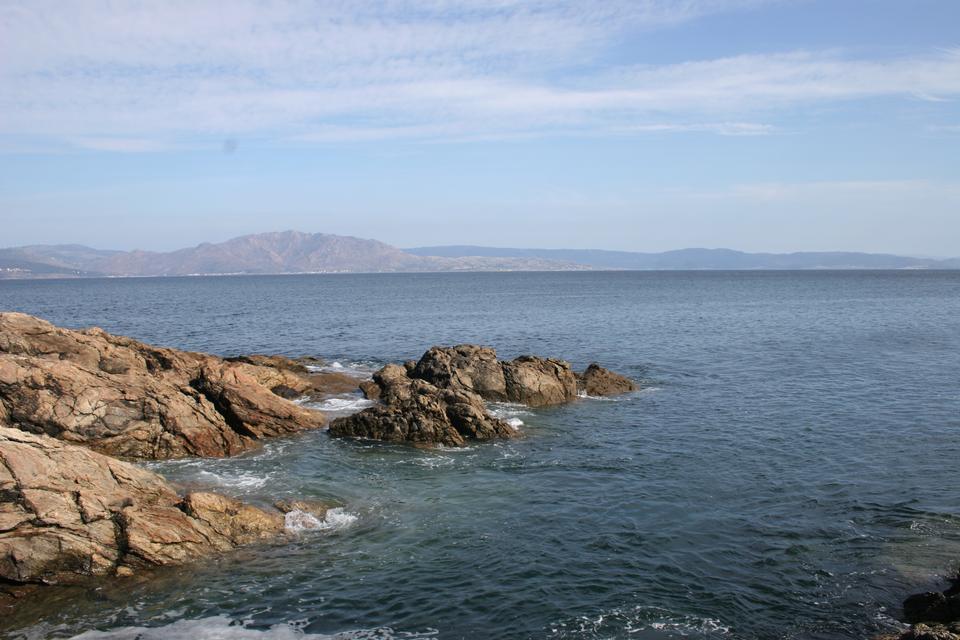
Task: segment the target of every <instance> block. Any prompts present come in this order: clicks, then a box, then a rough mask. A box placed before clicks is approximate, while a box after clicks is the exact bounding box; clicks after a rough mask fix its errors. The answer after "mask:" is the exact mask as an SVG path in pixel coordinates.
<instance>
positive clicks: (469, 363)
mask: <svg viewBox="0 0 960 640" xmlns="http://www.w3.org/2000/svg"><path fill="white" fill-rule="evenodd" d="M409 375H410V377H411V378H418V379H420V380H426V381H427V382H429V383H431V384H433V385H436V386H437V387H440V388H441V389H460V390H463V391H471V392H473V393H477V394H479V395H480V396H481V397H483V398H486V399H487V400H507V399H508V396H507V381H506V378H505V377H504V374H503V367H502V365H501V363H500V361H499V360H497V352H496V351H494V350H493V349H491V348H490V347H478V346H476V345H471V344H466V345H460V346H456V347H433V348H431V349H430V350H429V351H427V352H426V353H424V354H423V356H422V357H421V358H420V360H419V362H417V363H416V364H415V365H414V366H413V367H412V368H410V370H409Z"/></svg>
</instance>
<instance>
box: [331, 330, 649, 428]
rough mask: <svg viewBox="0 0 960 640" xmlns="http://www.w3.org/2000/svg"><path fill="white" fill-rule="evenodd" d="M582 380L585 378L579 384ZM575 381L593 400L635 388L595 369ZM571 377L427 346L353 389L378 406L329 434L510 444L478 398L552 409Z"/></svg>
mask: <svg viewBox="0 0 960 640" xmlns="http://www.w3.org/2000/svg"><path fill="white" fill-rule="evenodd" d="M584 376H585V378H584ZM584 376H581V378H582V379H586V380H587V381H589V382H590V386H591V388H592V389H594V390H595V391H597V393H598V394H609V393H619V392H622V391H630V390H633V389H634V388H635V386H634V385H633V383H632V382H631V381H630V380H628V379H627V378H624V377H623V376H619V375H617V374H615V373H612V372H609V371H607V370H606V369H603V368H601V367H599V366H597V365H591V368H590V369H588V370H587V372H585V373H584ZM577 384H578V377H577V376H576V374H574V372H573V370H572V369H571V367H570V364H569V363H567V362H565V361H563V360H556V359H552V358H540V357H537V356H521V357H519V358H516V359H515V360H512V361H510V362H502V361H500V360H497V354H496V352H495V351H494V350H493V349H491V348H489V347H479V346H476V345H459V346H456V347H433V348H431V349H430V350H428V351H427V352H426V353H424V354H423V356H422V357H421V358H420V360H419V361H417V362H408V363H405V364H404V365H402V366H401V365H398V364H388V365H387V366H385V367H383V368H382V369H380V370H379V371H377V372H376V373H375V374H374V375H373V380H372V381H368V382H364V383H361V385H360V386H361V389H362V390H363V393H364V395H365V396H366V397H367V398H369V399H371V400H379V401H380V403H381V404H379V405H377V406H374V407H371V408H369V409H366V410H364V411H361V412H360V413H356V414H354V415H351V416H347V417H345V418H338V419H337V420H334V421H333V422H332V423H331V425H330V433H331V435H334V436H342V437H355V438H367V439H374V440H386V441H391V442H413V443H422V444H442V445H445V446H464V445H465V444H467V443H468V441H470V440H489V439H492V438H510V437H514V436H515V435H516V433H517V432H516V430H514V429H513V428H512V427H511V426H510V425H509V424H507V423H506V422H504V421H503V420H500V419H498V418H495V417H493V416H491V415H490V414H489V413H487V411H486V408H485V406H484V404H483V401H484V400H493V401H510V402H520V403H523V404H527V405H530V406H546V405H556V404H562V403H565V402H570V401H572V400H574V399H575V398H576V397H577Z"/></svg>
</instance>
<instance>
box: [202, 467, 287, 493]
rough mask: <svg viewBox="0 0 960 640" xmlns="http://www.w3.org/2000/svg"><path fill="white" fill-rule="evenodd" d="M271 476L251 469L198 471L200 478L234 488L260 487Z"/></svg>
mask: <svg viewBox="0 0 960 640" xmlns="http://www.w3.org/2000/svg"><path fill="white" fill-rule="evenodd" d="M270 477H271V474H270V473H264V474H256V473H253V472H251V471H234V472H226V471H224V472H221V473H216V472H213V471H208V470H207V469H201V470H200V471H199V472H197V479H198V480H201V481H203V482H211V483H213V484H216V485H220V486H224V487H231V488H234V489H260V488H262V487H265V486H266V485H267V483H268V482H270Z"/></svg>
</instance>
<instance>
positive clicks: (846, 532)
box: [0, 271, 960, 640]
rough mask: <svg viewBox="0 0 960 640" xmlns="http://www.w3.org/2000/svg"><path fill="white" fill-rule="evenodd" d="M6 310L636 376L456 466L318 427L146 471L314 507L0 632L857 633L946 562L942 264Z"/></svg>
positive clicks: (27, 286)
mask: <svg viewBox="0 0 960 640" xmlns="http://www.w3.org/2000/svg"><path fill="white" fill-rule="evenodd" d="M0 308H2V309H5V310H16V311H23V312H27V313H31V314H34V315H38V316H41V317H43V318H45V319H47V320H50V321H51V322H54V323H56V324H59V325H63V326H67V327H87V326H94V325H95V326H99V327H102V328H104V329H106V330H108V331H111V332H114V333H119V334H124V335H129V336H133V337H135V338H137V339H140V340H143V341H147V342H151V343H157V344H161V345H168V346H172V347H178V348H182V349H190V350H197V351H207V352H213V353H217V354H221V355H225V356H229V355H237V354H247V353H271V354H272V353H277V354H285V355H289V356H300V355H310V356H317V357H320V358H323V359H324V361H325V362H326V364H325V365H324V366H325V367H327V368H328V369H329V370H339V371H345V372H352V373H354V374H355V375H359V376H368V375H370V373H371V372H372V371H374V370H375V369H376V368H378V367H380V366H382V365H383V364H385V363H388V362H401V361H405V360H409V359H412V358H417V357H419V356H420V354H422V353H423V352H424V351H425V350H426V349H428V348H429V347H430V346H432V345H453V344H461V343H477V344H483V345H489V346H492V347H494V348H496V349H497V352H498V353H499V355H500V356H501V357H502V358H505V359H509V358H513V357H516V356H519V355H522V354H538V355H544V356H553V357H560V358H564V359H566V360H569V361H570V362H571V363H572V364H573V365H574V366H575V368H577V369H580V368H583V367H586V366H587V365H588V364H589V363H591V362H598V363H600V364H602V365H603V366H605V367H608V368H610V369H612V370H614V371H618V372H621V373H624V374H627V375H629V376H631V377H632V378H634V379H636V380H637V381H638V382H639V383H640V390H639V391H637V392H635V393H630V394H628V395H624V396H620V397H616V398H589V397H584V398H580V399H579V400H578V401H576V402H574V403H572V404H569V405H566V406H559V407H551V408H543V409H529V408H527V407H523V406H517V405H510V404H494V405H491V407H490V408H491V411H493V412H494V413H496V414H497V415H499V416H502V417H504V418H505V419H509V420H510V421H511V423H512V424H514V425H515V426H516V427H517V429H518V430H519V432H520V436H521V437H519V438H517V439H515V440H509V441H502V442H494V443H482V444H474V445H472V446H469V447H466V448H464V449H444V448H437V449H419V448H413V447H408V446H398V445H389V444H382V443H374V442H363V441H351V440H339V439H333V438H331V437H329V436H328V435H327V433H326V432H323V431H318V432H310V433H304V434H301V435H297V436H294V437H288V438H283V439H278V440H273V441H271V442H269V443H267V444H266V445H265V446H264V447H263V448H262V449H260V450H257V451H254V452H251V453H249V454H246V455H242V456H238V457H235V458H231V459H201V460H198V459H192V460H182V461H170V462H160V463H150V464H148V465H147V466H149V467H150V468H151V469H153V470H155V471H157V472H159V473H161V474H163V475H164V476H166V477H167V478H169V479H170V480H172V481H175V482H177V483H179V484H180V485H182V486H184V487H187V488H201V489H209V490H214V491H219V492H222V493H225V494H229V495H232V496H237V497H240V498H243V499H244V500H247V501H249V502H252V503H255V504H269V503H270V502H271V501H273V500H275V499H278V498H305V499H315V500H324V501H328V502H330V503H332V504H334V505H336V508H335V509H333V510H332V511H331V512H330V513H329V514H328V516H327V517H326V518H325V519H323V520H318V519H312V520H310V519H307V520H304V521H299V520H298V521H296V522H290V523H289V524H290V527H289V528H290V532H289V535H288V536H286V537H285V538H284V539H283V540H281V541H279V542H277V543H276V544H268V545H263V546H256V547H248V548H244V549H240V550H238V551H237V552H235V553H230V554H228V555H226V556H223V557H220V558H215V559H211V560H209V561H204V562H201V563H197V564H195V565H191V566H187V567H178V568H172V569H161V570H158V571H155V572H151V573H148V574H146V575H142V576H140V577H139V578H136V579H132V580H124V581H110V580H107V581H104V582H103V583H102V584H100V585H99V586H97V587H94V588H89V587H88V588H82V589H80V588H76V589H70V588H65V589H57V590H50V591H49V592H48V593H44V594H41V595H39V596H37V597H35V598H31V599H29V600H27V601H24V602H22V603H21V605H20V606H19V608H18V609H17V611H16V612H14V613H13V614H11V615H9V616H7V617H6V618H5V619H3V620H2V621H0V634H2V635H3V637H7V638H17V639H24V640H37V639H40V638H80V639H83V640H94V639H96V640H101V639H135V638H136V639H141V640H154V639H164V640H166V639H172V640H188V639H191V640H192V639H195V638H216V639H221V640H240V639H243V640H246V639H254V640H272V639H283V640H288V639H300V638H303V639H317V638H325V639H338V640H347V639H354V640H356V639H364V640H368V639H371V640H372V639H381V638H383V639H387V638H438V639H448V638H449V639H456V638H467V639H472V638H480V639H525V638H536V639H540V638H542V639H555V640H561V639H601V638H604V639H606V638H610V639H616V638H635V639H640V640H663V639H669V638H688V639H694V640H697V639H727V638H731V639H733V638H736V639H744V640H766V639H771V638H803V639H835V638H837V639H839V638H850V639H854V638H856V639H859V640H863V639H865V638H870V637H872V636H875V635H876V634H879V633H884V632H893V631H896V630H897V629H901V628H903V627H902V625H901V624H900V623H899V622H898V621H897V618H898V617H899V616H900V603H901V602H902V600H903V598H904V597H905V596H907V595H909V594H911V593H913V592H916V591H922V590H927V589H932V588H937V587H941V588H942V586H943V580H944V577H945V576H947V575H950V574H952V573H954V572H955V571H956V570H957V567H958V562H960V482H958V479H960V467H958V460H960V271H953V272H949V271H803V272H789V271H737V272H716V271H691V272H683V271H675V272H575V273H442V274H370V275H359V274H327V275H290V276H236V277H186V278H143V279H132V278H131V279H83V280H44V281H3V282H0ZM314 406H316V407H317V408H320V409H322V410H326V411H327V412H328V413H330V414H331V415H334V416H336V415H345V414H346V413H349V412H351V411H356V410H359V409H362V408H363V407H364V406H365V401H364V400H363V399H362V398H360V397H359V396H356V395H344V396H340V397H334V398H330V399H327V400H325V401H323V402H320V403H318V404H316V405H314Z"/></svg>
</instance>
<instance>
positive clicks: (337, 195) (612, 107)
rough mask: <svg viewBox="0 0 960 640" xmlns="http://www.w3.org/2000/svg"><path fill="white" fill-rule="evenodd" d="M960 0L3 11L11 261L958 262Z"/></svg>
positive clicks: (1, 127)
mask: <svg viewBox="0 0 960 640" xmlns="http://www.w3.org/2000/svg"><path fill="white" fill-rule="evenodd" d="M958 25H960V2H957V0H940V1H932V0H911V2H903V1H902V0H672V1H668V0H605V1H603V2H596V1H593V0H591V1H574V0H557V1H554V2H548V1H545V0H526V1H523V0H424V1H422V2H414V1H412V0H379V1H375V0H352V1H339V0H329V1H325V2H324V1H321V2H307V1H302V0H231V1H230V2H205V1H203V0H189V1H187V0H169V1H165V2H160V1H157V2H141V1H137V0H129V1H126V2H114V1H108V0H53V1H47V0H28V1H24V2H19V1H17V0H0V246H17V245H25V244H59V243H81V244H87V245H90V246H94V247H97V248H115V249H134V248H140V249H150V250H169V249H176V248H181V247H184V246H192V245H195V244H198V243H200V242H207V241H210V242H216V241H222V240H226V239H228V238H231V237H234V236H238V235H243V234H247V233H257V232H263V231H279V230H286V229H296V230H300V231H307V232H323V233H335V234H343V235H353V236H359V237H364V238H376V239H378V240H382V241H384V242H388V243H390V244H394V245H397V246H401V247H412V246H426V245H441V244H477V245H488V246H508V247H542V248H601V249H619V250H634V251H663V250H669V249H677V248H682V247H728V248H733V249H740V250H744V251H775V252H782V251H799V250H813V251H816V250H854V251H876V252H889V253H898V254H904V255H916V256H930V257H948V256H960V26H958Z"/></svg>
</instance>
